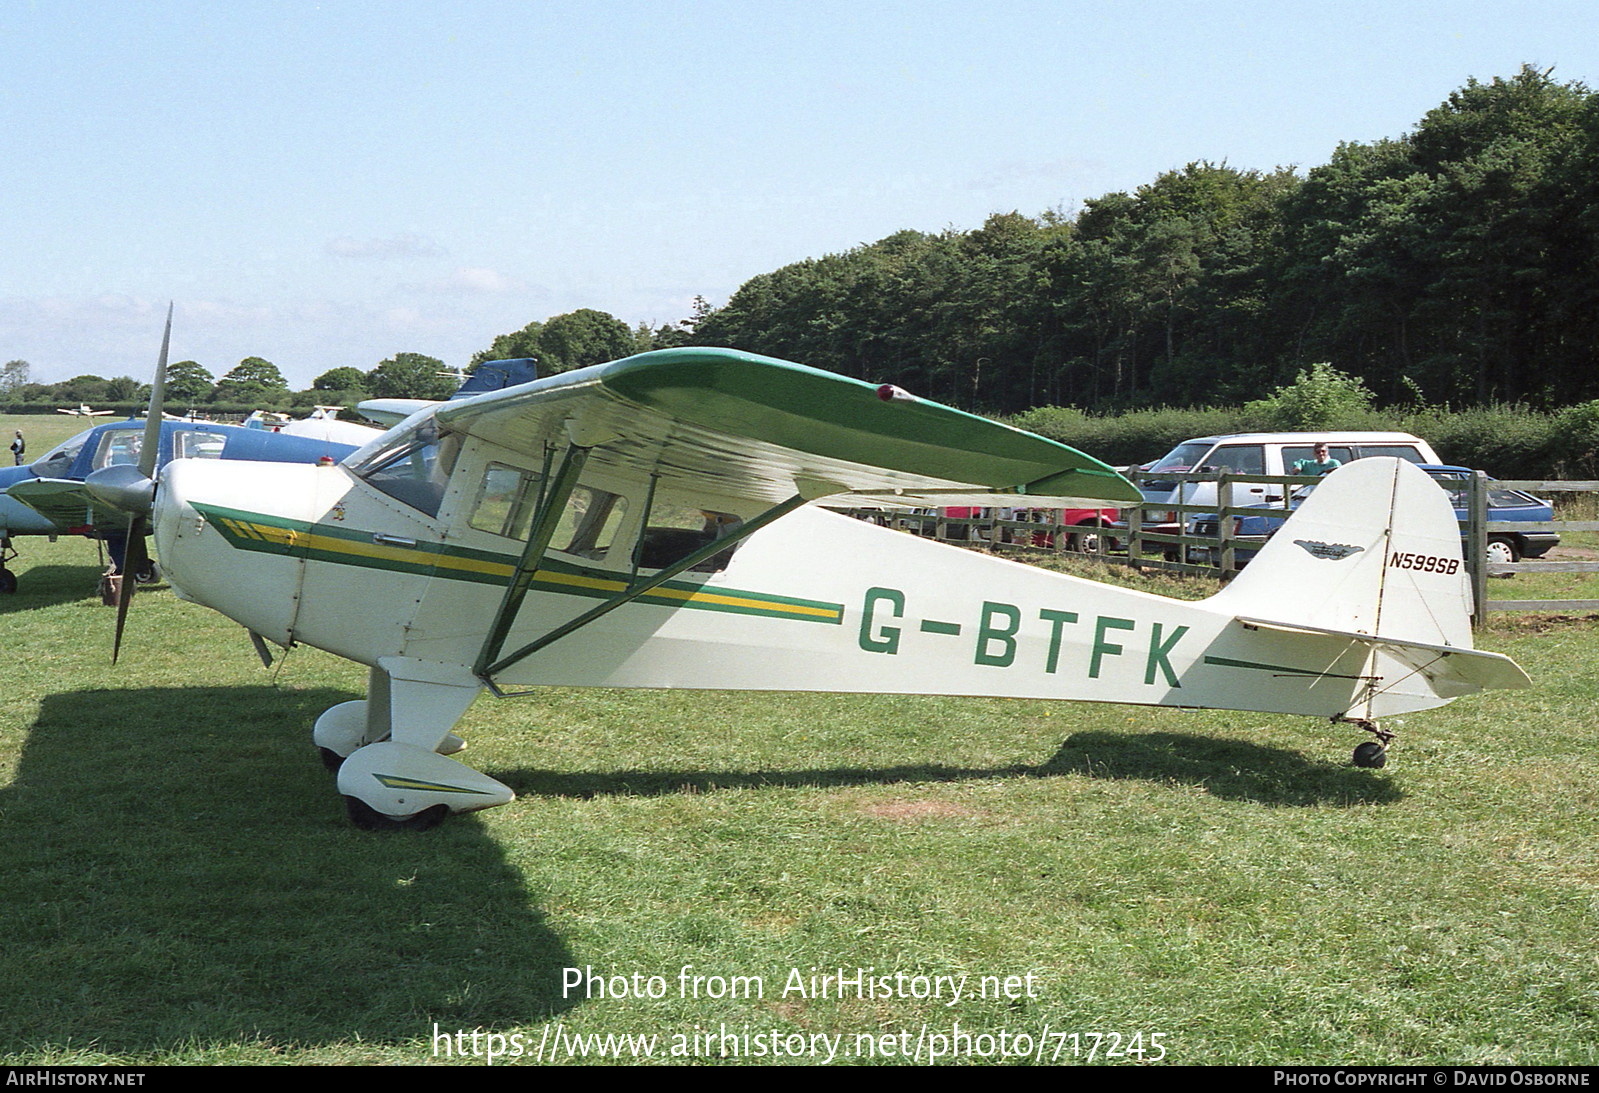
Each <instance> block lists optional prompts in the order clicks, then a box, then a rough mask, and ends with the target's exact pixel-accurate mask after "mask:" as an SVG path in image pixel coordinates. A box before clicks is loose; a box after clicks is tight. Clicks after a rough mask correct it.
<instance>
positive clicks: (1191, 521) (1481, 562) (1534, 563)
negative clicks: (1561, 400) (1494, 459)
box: [844, 471, 1599, 625]
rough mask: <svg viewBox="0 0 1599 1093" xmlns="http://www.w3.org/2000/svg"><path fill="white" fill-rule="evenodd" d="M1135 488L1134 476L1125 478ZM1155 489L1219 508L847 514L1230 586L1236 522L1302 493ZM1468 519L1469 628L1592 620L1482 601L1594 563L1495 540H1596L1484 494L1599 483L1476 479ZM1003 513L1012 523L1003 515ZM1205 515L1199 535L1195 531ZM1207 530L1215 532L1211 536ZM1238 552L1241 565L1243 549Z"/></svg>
mask: <svg viewBox="0 0 1599 1093" xmlns="http://www.w3.org/2000/svg"><path fill="white" fill-rule="evenodd" d="M1130 477H1132V478H1133V480H1134V481H1135V482H1137V481H1138V480H1139V477H1140V476H1139V475H1137V474H1136V473H1135V474H1133V475H1131V476H1130ZM1159 477H1160V481H1161V482H1163V483H1164V482H1174V481H1175V482H1214V483H1215V484H1216V500H1215V501H1214V502H1209V503H1205V504H1169V503H1164V502H1163V503H1160V504H1148V505H1143V506H1135V507H1132V508H1129V509H1126V510H1123V512H1122V514H1121V515H1122V519H1121V520H1120V521H1118V522H1117V523H1116V524H1115V525H1114V526H1109V527H1103V528H1101V527H1085V526H1084V525H1081V524H1076V525H1071V524H1062V523H1060V522H1059V518H1060V513H1059V510H1051V509H1023V510H1004V509H998V510H989V512H990V513H997V514H1001V515H987V516H975V517H951V516H947V515H944V514H943V513H942V512H941V511H940V510H936V509H929V510H916V511H910V512H906V511H903V510H898V511H896V510H887V509H850V510H844V511H847V512H848V513H849V514H850V515H853V516H856V517H859V518H861V519H867V520H871V521H872V522H874V523H878V524H882V525H884V526H888V527H895V528H899V529H901V530H904V531H908V532H911V533H913V534H916V535H922V536H925V537H927V538H932V539H937V540H939V541H941V542H946V543H950V544H952V545H954V546H962V547H968V548H973V549H980V550H991V551H1006V552H1023V553H1026V552H1033V553H1039V552H1047V553H1057V554H1062V553H1067V552H1072V553H1077V554H1079V555H1082V556H1086V557H1093V558H1096V559H1099V560H1101V561H1105V562H1109V563H1114V564H1120V565H1130V566H1137V567H1139V568H1150V569H1159V570H1164V571H1167V572H1173V573H1184V574H1189V575H1194V576H1206V577H1219V578H1220V579H1222V580H1229V579H1231V577H1232V576H1233V574H1235V573H1237V572H1238V570H1239V569H1240V568H1241V566H1242V565H1243V564H1244V563H1246V562H1247V561H1248V557H1249V552H1251V551H1252V550H1253V549H1255V548H1258V547H1259V545H1260V544H1261V542H1262V541H1263V538H1262V537H1260V536H1246V537H1240V536H1239V535H1238V531H1237V527H1238V521H1239V519H1240V518H1241V517H1248V516H1259V515H1261V512H1262V509H1263V507H1264V508H1266V509H1280V511H1281V515H1283V516H1287V515H1288V513H1289V512H1291V511H1292V509H1291V498H1292V494H1293V491H1294V489H1295V487H1299V486H1303V485H1305V479H1304V478H1302V477H1294V476H1285V475H1275V476H1274V475H1246V474H1231V473H1223V474H1221V475H1220V476H1217V475H1215V474H1170V473H1166V472H1162V473H1161V475H1160V476H1159ZM1257 485H1258V486H1264V487H1265V496H1266V497H1268V498H1269V499H1270V500H1268V501H1267V502H1266V503H1265V505H1264V506H1263V505H1262V504H1261V503H1259V502H1255V503H1253V504H1250V505H1242V504H1237V503H1236V502H1237V501H1238V500H1239V499H1240V498H1242V497H1246V496H1254V495H1252V494H1247V493H1245V492H1243V490H1241V489H1240V487H1244V488H1245V489H1247V488H1248V487H1249V486H1257ZM1465 487H1466V489H1465V493H1466V514H1467V515H1466V519H1465V520H1463V521H1461V533H1462V537H1463V539H1464V544H1465V555H1466V566H1467V570H1468V572H1469V574H1470V579H1471V590H1472V598H1473V603H1474V605H1475V613H1474V614H1475V620H1476V622H1477V623H1478V624H1479V625H1480V624H1481V623H1482V621H1483V620H1484V618H1485V617H1486V615H1487V613H1488V612H1489V611H1557V612H1558V611H1594V610H1599V600H1513V599H1492V600H1490V599H1489V598H1488V580H1489V578H1491V577H1497V576H1503V575H1508V574H1515V573H1596V572H1599V561H1593V562H1585V561H1552V562H1550V561H1543V560H1541V559H1538V560H1523V561H1517V562H1514V563H1507V562H1495V561H1492V560H1490V558H1489V551H1488V544H1489V543H1490V541H1492V540H1493V538H1495V537H1496V536H1506V535H1510V534H1514V533H1516V532H1543V531H1554V532H1559V533H1570V532H1595V531H1599V520H1556V521H1554V522H1548V521H1521V522H1512V521H1501V520H1489V519H1488V513H1489V507H1488V493H1489V490H1490V489H1511V490H1521V491H1524V492H1527V493H1532V494H1535V495H1538V496H1543V495H1545V494H1549V493H1574V492H1582V493H1599V482H1561V481H1543V480H1539V481H1514V482H1512V481H1491V480H1490V479H1488V478H1487V477H1486V476H1485V475H1484V474H1483V473H1482V472H1481V471H1478V472H1476V474H1475V475H1473V476H1472V477H1471V478H1470V479H1468V480H1466V483H1465ZM1004 513H1009V514H1010V515H1009V516H1006V515H1002V514H1004ZM1201 516H1205V517H1214V521H1211V520H1205V521H1203V525H1204V533H1203V534H1201V533H1200V532H1199V531H1198V530H1197V528H1196V523H1199V521H1198V518H1199V517H1201ZM1212 524H1213V525H1214V526H1213V527H1212ZM1240 548H1243V549H1244V551H1245V553H1244V555H1243V557H1240V556H1239V550H1240Z"/></svg>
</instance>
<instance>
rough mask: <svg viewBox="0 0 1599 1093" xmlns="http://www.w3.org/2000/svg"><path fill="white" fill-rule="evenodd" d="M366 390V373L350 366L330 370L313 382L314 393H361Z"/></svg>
mask: <svg viewBox="0 0 1599 1093" xmlns="http://www.w3.org/2000/svg"><path fill="white" fill-rule="evenodd" d="M365 388H366V373H364V372H362V371H361V370H360V369H359V368H351V367H350V366H349V365H342V366H340V367H338V368H329V369H328V370H327V371H326V372H324V373H322V374H321V375H320V376H318V377H317V378H316V379H314V380H312V381H311V390H313V391H360V390H365Z"/></svg>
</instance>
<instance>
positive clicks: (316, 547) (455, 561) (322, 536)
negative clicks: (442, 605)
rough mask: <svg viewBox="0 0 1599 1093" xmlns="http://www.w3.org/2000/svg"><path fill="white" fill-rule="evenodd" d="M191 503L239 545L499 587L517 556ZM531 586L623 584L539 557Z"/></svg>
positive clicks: (779, 606)
mask: <svg viewBox="0 0 1599 1093" xmlns="http://www.w3.org/2000/svg"><path fill="white" fill-rule="evenodd" d="M194 507H195V509H196V511H198V512H199V513H200V514H201V515H202V516H204V517H205V518H206V521H207V523H209V524H210V525H211V526H212V527H214V528H216V529H217V531H218V532H219V533H221V535H222V537H223V538H224V539H226V540H227V541H228V543H229V545H231V546H233V547H234V548H235V549H238V550H249V551H255V552H257V553H263V554H277V555H282V556H287V557H295V558H304V559H307V560H309V561H322V562H332V563H334V564H336V565H349V566H356V567H359V568H363V569H381V570H387V571H389V572H397V573H414V574H418V575H422V576H431V577H442V578H444V579H446V580H452V581H467V582H469V583H474V584H488V585H496V586H501V587H503V586H504V585H505V584H506V582H507V581H509V580H510V579H511V574H512V573H513V572H514V571H515V568H516V556H515V555H512V554H501V553H498V552H495V551H487V550H475V549H473V548H471V547H460V546H453V545H447V544H444V543H432V542H426V541H419V542H417V543H416V544H414V545H403V544H398V543H392V542H390V543H382V542H377V541H375V540H374V538H373V535H372V533H371V532H367V531H360V530H357V529H354V528H349V527H344V526H340V525H332V524H310V523H305V522H301V521H294V520H287V519H284V518H282V517H278V516H266V515H263V514H261V513H254V512H247V511H244V510H242V509H231V508H223V507H221V506H218V505H205V504H196V505H195V506H194ZM532 587H533V588H534V589H536V590H538V591H541V592H553V593H558V594H561V595H567V596H584V597H588V598H591V599H610V598H611V597H613V596H616V595H619V594H621V593H622V592H624V591H625V590H626V589H627V579H626V577H625V575H623V574H620V573H613V572H610V571H607V570H603V569H595V568H593V567H588V566H580V565H575V564H573V563H571V562H566V561H562V560H560V559H554V558H546V559H545V560H544V561H543V562H542V563H541V564H540V566H539V569H538V572H537V573H536V574H535V575H534V578H533V582H532ZM638 602H640V603H647V604H653V605H655V606H657V607H689V608H693V609H695V610H698V611H726V612H732V613H734V614H740V615H759V616H762V617H765V618H782V619H797V620H800V621H804V622H823V623H831V624H833V625H840V624H842V623H843V621H844V605H843V604H839V603H827V602H824V601H819V600H806V599H799V598H797V597H792V596H777V595H772V594H771V593H766V592H747V591H743V590H740V589H733V588H718V587H715V586H710V587H706V586H703V585H699V584H693V583H690V582H687V581H668V582H667V583H666V584H664V585H662V586H661V587H659V588H657V589H654V590H652V591H650V592H647V593H645V594H644V595H643V596H641V597H639V601H638Z"/></svg>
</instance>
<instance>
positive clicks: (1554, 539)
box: [1188, 463, 1560, 566]
mask: <svg viewBox="0 0 1599 1093" xmlns="http://www.w3.org/2000/svg"><path fill="white" fill-rule="evenodd" d="M1421 469H1422V470H1424V471H1426V472H1427V473H1428V474H1430V475H1432V477H1433V479H1434V480H1435V481H1437V483H1438V484H1439V485H1440V486H1442V487H1443V488H1444V489H1445V490H1448V491H1449V499H1450V503H1451V504H1452V505H1454V508H1455V519H1457V520H1460V521H1461V522H1464V521H1465V519H1466V484H1467V482H1468V481H1469V480H1470V478H1471V476H1472V475H1473V474H1474V473H1476V472H1474V471H1472V470H1471V469H1470V468H1467V467H1452V466H1448V465H1446V464H1441V463H1437V464H1423V465H1422V467H1421ZM1314 488H1315V484H1314V483H1312V484H1310V485H1307V486H1301V487H1300V488H1299V489H1298V490H1296V491H1295V492H1294V495H1293V497H1291V498H1290V499H1289V502H1288V509H1287V510H1285V509H1284V508H1283V506H1282V505H1249V506H1244V507H1248V508H1259V509H1262V510H1264V511H1262V513H1261V514H1260V515H1259V516H1240V517H1238V524H1237V527H1236V528H1235V535H1234V537H1233V544H1234V548H1233V558H1234V560H1235V561H1236V562H1237V564H1238V565H1240V566H1241V565H1243V564H1244V563H1245V562H1246V561H1248V560H1249V559H1250V558H1252V557H1254V555H1255V553H1256V551H1257V550H1258V549H1259V545H1260V544H1261V543H1264V542H1265V541H1266V540H1267V539H1269V538H1271V536H1272V534H1273V533H1274V532H1275V531H1276V530H1277V529H1278V528H1280V527H1282V525H1283V522H1284V521H1285V520H1287V519H1288V512H1289V511H1292V510H1293V509H1295V508H1298V507H1299V503H1300V502H1301V501H1303V500H1304V499H1305V498H1306V497H1307V496H1309V495H1310V491H1311V490H1312V489H1314ZM1554 518H1555V514H1554V509H1553V508H1551V507H1550V505H1549V502H1547V501H1542V500H1539V499H1538V498H1536V497H1534V496H1533V495H1532V494H1530V493H1522V492H1521V491H1520V490H1507V489H1502V488H1500V487H1497V486H1492V485H1490V486H1489V487H1488V519H1489V520H1507V521H1518V522H1521V523H1542V522H1546V521H1550V520H1553V519H1554ZM1220 522H1221V521H1220V518H1219V517H1218V516H1216V515H1215V514H1209V515H1204V516H1199V517H1197V518H1196V519H1195V520H1194V521H1193V523H1192V524H1190V525H1189V527H1190V531H1191V534H1194V535H1208V536H1212V537H1214V536H1215V535H1216V534H1217V529H1218V526H1219V525H1220ZM1559 545H1560V536H1559V535H1558V534H1557V533H1555V532H1553V531H1496V532H1493V533H1491V534H1490V535H1489V536H1488V551H1487V553H1488V561H1490V562H1518V561H1520V560H1521V559H1523V558H1541V557H1543V556H1544V555H1545V554H1547V553H1548V552H1549V551H1550V550H1551V549H1552V548H1554V547H1556V546H1559ZM1218 549H1219V548H1213V547H1194V548H1192V549H1190V550H1189V553H1188V556H1189V558H1190V559H1191V560H1193V561H1195V562H1197V563H1199V564H1201V565H1209V564H1212V563H1213V562H1214V561H1215V560H1216V557H1217V550H1218Z"/></svg>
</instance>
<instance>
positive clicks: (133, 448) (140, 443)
mask: <svg viewBox="0 0 1599 1093" xmlns="http://www.w3.org/2000/svg"><path fill="white" fill-rule="evenodd" d="M143 448H144V430H143V429H108V430H106V434H105V435H104V436H102V437H101V438H100V446H99V447H98V448H96V449H95V452H94V469H95V470H97V471H98V470H100V469H101V468H103V467H116V466H120V465H122V464H124V463H126V464H128V465H130V466H138V463H139V452H140V451H142V450H143Z"/></svg>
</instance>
